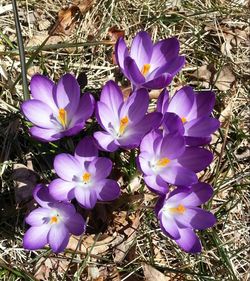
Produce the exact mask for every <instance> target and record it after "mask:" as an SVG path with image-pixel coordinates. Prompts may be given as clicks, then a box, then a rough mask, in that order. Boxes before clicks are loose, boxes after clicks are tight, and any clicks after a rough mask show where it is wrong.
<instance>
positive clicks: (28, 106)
mask: <svg viewBox="0 0 250 281" xmlns="http://www.w3.org/2000/svg"><path fill="white" fill-rule="evenodd" d="M21 108H22V111H23V113H24V115H25V116H26V117H27V118H28V119H29V121H30V122H32V123H33V124H35V125H36V126H39V127H42V128H46V129H53V128H55V124H54V123H52V122H51V117H52V116H53V112H52V109H51V108H50V107H49V106H48V105H47V104H46V103H44V102H42V101H40V100H28V101H25V102H23V103H22V105H21Z"/></svg>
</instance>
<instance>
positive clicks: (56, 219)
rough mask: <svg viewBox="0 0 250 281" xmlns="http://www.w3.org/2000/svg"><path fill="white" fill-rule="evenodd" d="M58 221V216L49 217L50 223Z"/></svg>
mask: <svg viewBox="0 0 250 281" xmlns="http://www.w3.org/2000/svg"><path fill="white" fill-rule="evenodd" d="M57 222H58V216H53V217H51V219H50V223H57Z"/></svg>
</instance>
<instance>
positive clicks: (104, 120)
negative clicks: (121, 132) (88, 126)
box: [95, 101, 120, 133]
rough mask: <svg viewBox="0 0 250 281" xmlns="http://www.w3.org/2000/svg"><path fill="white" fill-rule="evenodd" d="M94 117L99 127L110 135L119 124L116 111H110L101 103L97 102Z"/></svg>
mask: <svg viewBox="0 0 250 281" xmlns="http://www.w3.org/2000/svg"><path fill="white" fill-rule="evenodd" d="M95 115H96V119H97V121H98V123H99V124H100V125H101V127H102V128H103V129H104V130H106V131H108V132H110V133H112V132H113V130H114V128H115V127H118V126H119V124H120V120H119V116H118V111H117V112H113V111H112V109H111V108H110V107H109V106H108V105H106V104H105V103H103V102H100V101H99V102H97V107H96V114H95Z"/></svg>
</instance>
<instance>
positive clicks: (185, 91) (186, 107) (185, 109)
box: [168, 86, 194, 118]
mask: <svg viewBox="0 0 250 281" xmlns="http://www.w3.org/2000/svg"><path fill="white" fill-rule="evenodd" d="M193 103H194V92H193V89H192V87H190V86H185V87H183V88H181V89H180V90H179V91H177V92H176V93H175V94H174V96H173V98H172V99H171V101H170V103H169V106H168V112H173V113H175V114H177V115H178V116H179V117H180V118H183V117H184V118H187V116H188V113H189V112H190V110H191V108H192V106H193Z"/></svg>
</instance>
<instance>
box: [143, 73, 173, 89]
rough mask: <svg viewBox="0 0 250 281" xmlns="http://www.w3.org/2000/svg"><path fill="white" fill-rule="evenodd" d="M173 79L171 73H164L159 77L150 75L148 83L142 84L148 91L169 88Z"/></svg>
mask: <svg viewBox="0 0 250 281" xmlns="http://www.w3.org/2000/svg"><path fill="white" fill-rule="evenodd" d="M172 79H173V75H172V74H169V73H163V74H159V75H155V76H154V75H150V77H147V81H146V82H145V83H143V84H142V86H143V87H145V88H148V89H162V88H164V87H167V86H168V85H169V84H170V83H171V81H172Z"/></svg>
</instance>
